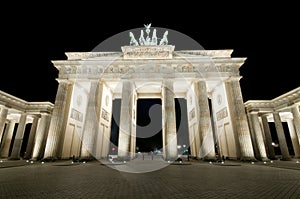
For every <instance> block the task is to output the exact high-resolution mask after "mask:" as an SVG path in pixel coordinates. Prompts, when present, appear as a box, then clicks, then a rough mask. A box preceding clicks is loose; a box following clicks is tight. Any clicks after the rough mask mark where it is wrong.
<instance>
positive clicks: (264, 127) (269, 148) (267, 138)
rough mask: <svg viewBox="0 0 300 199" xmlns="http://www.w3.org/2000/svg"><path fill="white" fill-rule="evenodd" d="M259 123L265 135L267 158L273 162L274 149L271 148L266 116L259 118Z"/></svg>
mask: <svg viewBox="0 0 300 199" xmlns="http://www.w3.org/2000/svg"><path fill="white" fill-rule="evenodd" d="M261 121H262V126H263V129H264V133H265V139H266V147H267V151H268V156H269V158H270V159H273V160H274V159H275V158H276V157H275V151H274V147H273V146H272V136H271V131H270V127H269V123H268V118H267V116H265V115H263V116H261Z"/></svg>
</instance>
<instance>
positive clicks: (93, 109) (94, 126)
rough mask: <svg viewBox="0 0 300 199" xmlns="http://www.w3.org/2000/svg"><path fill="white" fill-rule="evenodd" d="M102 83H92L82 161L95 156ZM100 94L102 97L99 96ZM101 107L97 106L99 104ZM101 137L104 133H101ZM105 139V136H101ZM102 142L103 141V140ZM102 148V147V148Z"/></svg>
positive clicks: (83, 139) (84, 132)
mask: <svg viewBox="0 0 300 199" xmlns="http://www.w3.org/2000/svg"><path fill="white" fill-rule="evenodd" d="M102 87H103V85H102V83H101V84H99V82H98V81H93V82H92V83H91V87H90V92H89V97H88V105H87V109H86V117H85V124H84V129H83V138H82V148H81V159H90V158H92V157H93V156H95V154H92V153H93V147H94V140H95V137H96V136H97V135H96V133H97V132H98V129H99V126H100V124H99V121H100V118H99V117H100V114H99V110H101V101H102ZM98 92H99V94H100V96H98ZM99 103H100V105H99V107H98V106H97V105H96V104H99ZM99 133H100V134H101V135H102V134H103V132H99ZM101 138H103V136H101ZM101 141H102V139H101ZM100 148H101V147H100Z"/></svg>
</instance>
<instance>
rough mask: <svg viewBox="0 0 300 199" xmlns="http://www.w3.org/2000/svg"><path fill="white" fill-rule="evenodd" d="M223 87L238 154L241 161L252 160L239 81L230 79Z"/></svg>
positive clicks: (252, 154)
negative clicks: (226, 96) (237, 145)
mask: <svg viewBox="0 0 300 199" xmlns="http://www.w3.org/2000/svg"><path fill="white" fill-rule="evenodd" d="M225 86H226V91H227V95H228V105H229V110H230V112H231V114H230V115H231V121H232V125H233V128H234V131H235V137H236V142H238V143H239V147H238V148H237V150H238V154H239V156H240V159H241V160H253V159H255V158H254V152H253V147H252V142H251V135H250V131H249V126H248V121H247V116H246V112H245V106H244V102H243V97H242V92H241V88H240V83H239V79H238V78H231V79H230V80H229V81H227V82H226V83H225Z"/></svg>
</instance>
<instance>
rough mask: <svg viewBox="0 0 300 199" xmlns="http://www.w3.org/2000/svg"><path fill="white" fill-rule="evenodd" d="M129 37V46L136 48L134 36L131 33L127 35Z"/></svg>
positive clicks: (136, 43)
mask: <svg viewBox="0 0 300 199" xmlns="http://www.w3.org/2000/svg"><path fill="white" fill-rule="evenodd" d="M129 37H130V46H138V45H139V43H138V42H137V40H136V39H135V38H134V35H133V33H132V32H130V33H129Z"/></svg>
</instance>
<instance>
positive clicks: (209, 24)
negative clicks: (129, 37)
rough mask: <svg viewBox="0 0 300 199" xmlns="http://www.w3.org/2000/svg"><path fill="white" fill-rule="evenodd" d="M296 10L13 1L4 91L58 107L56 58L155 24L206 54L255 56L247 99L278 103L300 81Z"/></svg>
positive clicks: (245, 81)
mask: <svg viewBox="0 0 300 199" xmlns="http://www.w3.org/2000/svg"><path fill="white" fill-rule="evenodd" d="M9 4H10V5H9ZM116 8H118V9H119V8H121V9H122V11H119V10H117V9H116ZM296 8H297V6H296V5H292V4H288V3H284V4H283V3H278V4H277V3H274V2H273V3H272V4H265V5H264V4H261V3H257V4H255V3H251V4H247V3H243V4H241V3H238V4H236V3H235V4H228V3H226V4H225V3H222V4H220V3H218V2H212V3H211V4H210V3H202V2H198V4H191V3H185V2H181V3H175V1H173V2H172V3H169V4H166V5H162V4H161V2H146V1H145V2H144V3H141V2H139V3H130V2H124V3H119V2H117V1H114V2H111V3H109V4H105V5H103V4H102V3H101V4H99V3H98V4H91V3H74V2H70V4H68V5H66V4H64V5H62V4H54V3H51V4H50V3H44V4H36V3H29V2H26V3H14V2H12V3H6V4H4V5H2V10H3V11H2V12H1V19H0V20H1V35H2V36H1V49H2V51H1V72H0V74H1V78H0V90H2V91H4V92H8V93H9V94H12V95H15V96H17V97H19V98H22V99H24V100H27V101H50V102H54V100H55V95H56V89H57V85H58V84H57V82H56V80H55V78H57V74H58V71H57V70H56V69H55V68H54V66H53V65H52V63H51V60H62V59H66V56H65V54H64V53H65V52H76V51H77V52H78V51H79V52H84V51H91V50H92V49H93V48H94V47H96V46H97V45H98V44H99V43H101V42H102V41H103V40H105V39H107V38H108V37H110V36H112V35H115V34H117V33H119V32H122V31H125V30H128V29H132V28H139V27H143V24H148V23H152V24H153V26H156V27H165V28H169V29H173V30H177V31H179V32H182V33H184V34H186V35H188V36H190V37H192V38H193V39H195V40H196V41H197V42H198V43H200V44H201V45H202V46H203V47H204V48H205V49H209V50H217V49H233V50H234V52H233V54H232V56H233V57H247V60H246V62H245V64H244V65H243V66H242V67H241V69H240V74H241V75H242V76H243V78H242V79H241V88H242V93H243V97H244V101H247V100H250V99H251V100H259V99H272V98H274V97H277V96H279V95H281V94H283V93H285V92H288V91H290V90H292V89H294V88H296V87H298V86H299V83H300V81H299V75H298V73H297V71H298V70H299V69H298V68H299V63H298V62H297V58H298V57H299V55H298V50H297V49H298V48H299V35H300V34H299V30H298V26H299V20H298V18H299V12H298V11H297V9H296ZM4 11H5V12H4ZM294 49H295V50H294Z"/></svg>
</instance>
